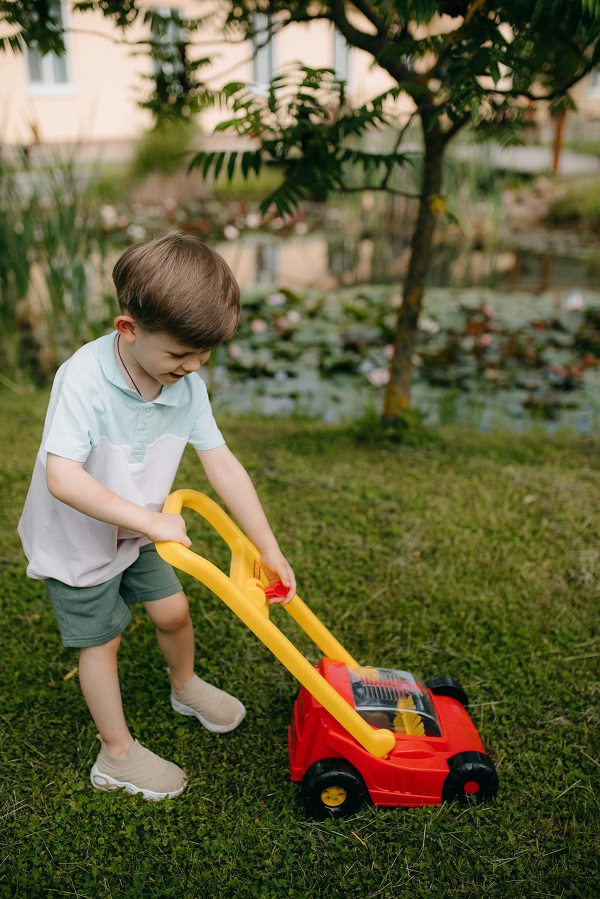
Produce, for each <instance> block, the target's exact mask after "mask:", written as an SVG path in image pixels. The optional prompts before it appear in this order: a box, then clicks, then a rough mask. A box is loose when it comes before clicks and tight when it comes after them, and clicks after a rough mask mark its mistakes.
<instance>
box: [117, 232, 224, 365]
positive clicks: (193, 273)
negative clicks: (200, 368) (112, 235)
mask: <svg viewBox="0 0 600 899" xmlns="http://www.w3.org/2000/svg"><path fill="white" fill-rule="evenodd" d="M113 281H114V282H115V287H116V289H117V298H118V301H119V306H120V308H121V312H122V313H124V314H127V315H131V317H132V318H133V319H135V321H136V322H137V323H138V324H139V325H140V326H141V327H142V328H143V329H144V330H146V331H150V332H158V331H163V332H164V333H166V334H168V335H169V336H170V337H172V338H174V339H175V340H178V341H179V342H180V343H183V344H186V345H188V346H191V347H193V348H194V349H199V350H210V349H213V348H214V347H216V346H218V345H219V344H220V343H223V341H224V340H227V339H228V338H229V337H231V335H232V334H233V333H234V331H235V329H236V327H237V324H238V320H239V316H240V288H239V286H238V283H237V281H236V280H235V278H234V276H233V273H232V271H231V269H230V268H229V266H228V265H227V263H226V262H225V260H224V259H223V258H222V257H221V256H219V254H218V253H216V252H215V251H214V250H212V249H211V248H210V247H208V246H207V245H206V244H204V243H201V242H200V241H199V240H196V238H194V237H192V236H190V235H187V234H184V233H183V232H181V231H177V232H175V233H174V234H168V235H167V236H166V237H160V238H155V239H154V240H150V241H148V242H147V243H143V244H137V245H136V246H132V247H129V249H127V250H125V252H124V253H123V255H122V256H121V257H120V258H119V259H118V260H117V263H116V265H115V267H114V269H113Z"/></svg>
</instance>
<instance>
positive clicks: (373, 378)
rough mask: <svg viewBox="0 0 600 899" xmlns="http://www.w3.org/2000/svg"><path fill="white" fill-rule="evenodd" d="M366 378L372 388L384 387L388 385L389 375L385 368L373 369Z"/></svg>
mask: <svg viewBox="0 0 600 899" xmlns="http://www.w3.org/2000/svg"><path fill="white" fill-rule="evenodd" d="M367 378H368V379H369V382H370V383H371V384H372V385H373V387H384V386H385V384H388V383H389V380H390V373H389V371H388V370H387V368H374V369H373V370H372V371H370V372H369V374H368V375H367Z"/></svg>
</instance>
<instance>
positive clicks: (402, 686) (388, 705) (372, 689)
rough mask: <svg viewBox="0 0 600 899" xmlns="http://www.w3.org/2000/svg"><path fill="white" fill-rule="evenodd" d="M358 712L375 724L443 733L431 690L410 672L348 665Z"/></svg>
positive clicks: (416, 733) (436, 734) (421, 734)
mask: <svg viewBox="0 0 600 899" xmlns="http://www.w3.org/2000/svg"><path fill="white" fill-rule="evenodd" d="M348 675H349V677H350V684H351V686H352V692H353V694H354V704H355V706H356V711H357V712H358V714H359V715H360V716H361V717H362V718H364V719H365V721H367V722H368V723H369V724H371V725H372V726H373V727H379V728H387V729H388V730H391V731H393V732H394V733H396V734H405V735H407V736H414V737H439V736H441V729H440V724H439V721H438V717H437V715H436V713H435V709H434V707H433V704H432V702H431V698H430V696H429V692H428V691H427V689H426V688H425V687H423V686H422V684H420V683H419V681H417V680H415V678H414V677H413V675H412V674H410V673H409V672H408V671H396V670H395V669H393V668H359V667H356V668H354V667H352V668H350V667H349V668H348Z"/></svg>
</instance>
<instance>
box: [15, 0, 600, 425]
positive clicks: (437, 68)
mask: <svg viewBox="0 0 600 899" xmlns="http://www.w3.org/2000/svg"><path fill="white" fill-rule="evenodd" d="M55 4H56V0H0V22H1V21H2V20H3V19H4V21H5V22H6V23H7V24H8V25H9V26H10V27H11V28H13V35H12V37H10V38H8V39H7V41H6V42H5V43H4V46H11V47H12V48H13V49H19V47H20V46H21V45H22V44H23V43H27V44H29V43H33V44H34V45H37V46H38V47H39V48H40V49H41V50H42V51H44V50H53V51H55V52H60V48H61V46H62V33H61V26H60V24H59V23H58V20H57V19H56V17H55V16H54V14H53V9H54V8H55ZM75 8H77V9H80V10H86V9H99V10H101V11H102V12H103V13H104V14H105V15H106V16H109V17H111V18H112V19H113V20H114V21H115V23H116V24H117V25H118V26H119V27H120V28H122V29H124V30H125V29H126V28H127V27H128V26H129V25H130V24H131V22H133V21H134V20H135V19H136V17H137V16H138V15H140V8H139V6H138V0H82V2H79V3H77V4H75ZM198 9H199V11H201V12H203V13H206V12H207V11H209V12H210V11H211V10H212V12H213V13H215V11H216V12H217V13H219V12H220V13H221V14H222V16H223V27H224V30H225V34H226V36H229V37H233V38H235V39H241V38H250V37H253V38H256V37H258V39H259V40H261V39H264V35H263V36H261V35H257V34H256V23H257V20H258V19H260V21H261V22H262V21H264V20H265V15H266V18H267V21H268V22H269V23H270V24H269V31H270V34H276V33H277V32H279V31H281V30H282V29H285V28H287V27H288V26H290V25H291V24H293V23H309V22H312V21H315V20H325V21H328V22H330V23H331V24H332V25H333V26H334V27H335V28H336V29H337V30H338V31H339V32H340V34H341V35H343V37H344V38H345V40H346V42H347V43H348V45H349V46H350V47H355V48H358V49H360V50H362V51H364V52H366V53H367V54H369V55H370V56H371V57H372V59H373V61H374V64H376V65H378V66H379V67H381V68H382V69H383V70H385V71H386V72H387V73H388V74H389V76H390V77H391V79H392V82H393V86H392V87H391V88H390V89H389V90H388V91H386V92H385V93H383V94H381V95H380V96H378V97H374V98H372V99H371V100H370V101H369V102H368V103H365V104H363V105H362V106H360V107H359V108H354V107H352V105H351V103H350V99H349V97H348V94H347V90H346V87H345V85H344V84H343V83H342V82H340V81H338V80H337V79H336V78H335V75H334V73H333V72H331V71H330V70H325V69H312V68H308V67H306V66H304V67H300V68H299V71H298V73H297V74H296V75H295V76H293V77H287V76H283V75H278V76H277V77H276V78H275V79H274V80H273V81H272V83H271V85H270V88H269V90H268V92H267V94H266V96H257V95H256V94H255V93H253V91H252V90H251V89H250V88H249V87H248V86H246V85H243V84H239V83H237V84H231V85H228V86H227V87H226V88H225V89H224V91H223V92H222V97H223V98H224V101H225V102H226V103H227V104H228V105H229V106H230V108H231V109H232V111H233V118H231V119H230V120H229V121H228V122H226V123H224V124H223V125H221V126H219V127H220V129H221V130H227V129H229V130H232V131H234V132H235V133H237V134H239V135H244V136H246V137H251V138H252V139H253V140H254V141H255V142H256V149H253V150H248V151H244V152H236V151H232V152H229V153H200V154H198V155H197V156H196V158H195V160H194V163H193V164H194V165H197V166H202V167H203V170H204V171H205V172H207V173H208V172H209V171H212V172H213V173H215V174H218V173H219V172H220V171H221V170H223V169H224V170H225V171H226V172H227V173H228V174H229V175H230V176H232V175H233V173H234V171H235V169H236V168H237V167H238V166H240V167H241V170H242V172H243V173H244V174H248V173H249V172H250V171H256V172H258V171H260V169H261V168H262V167H263V166H265V165H267V164H276V165H278V166H279V167H280V169H281V172H282V176H283V177H282V183H281V185H280V187H279V188H278V189H277V190H276V191H275V192H274V193H273V194H272V195H271V196H270V197H268V198H267V199H266V201H265V204H264V205H265V207H268V206H270V205H271V204H272V203H274V204H275V205H276V206H277V207H278V208H279V209H280V210H281V211H283V212H289V211H290V210H292V209H293V208H294V207H295V206H297V205H298V203H300V202H301V201H302V199H303V198H305V197H307V196H310V195H312V194H313V192H314V191H315V189H317V190H318V191H319V193H320V194H321V195H327V194H330V193H332V192H339V191H343V190H345V189H347V187H348V184H347V175H348V171H349V169H350V168H352V169H353V171H354V172H356V171H357V170H358V171H359V172H361V173H362V176H363V177H364V180H363V182H362V184H363V185H364V186H365V187H367V186H368V187H369V189H371V190H373V189H374V190H381V191H392V190H394V175H395V173H396V172H397V171H398V170H399V169H400V168H402V167H405V166H407V165H413V166H414V164H415V161H414V157H412V156H411V155H410V154H408V153H407V152H405V151H403V148H402V141H403V138H404V137H405V134H406V129H405V128H401V127H400V128H399V129H398V137H397V142H396V146H395V147H394V149H393V150H392V151H391V152H387V153H372V152H369V151H368V150H366V149H364V148H363V138H364V136H365V133H366V132H367V131H368V130H369V129H373V128H380V127H382V126H386V127H388V126H391V125H393V124H394V105H393V104H394V101H395V100H397V99H398V98H399V97H400V95H401V94H405V95H406V96H407V97H409V98H410V100H411V102H412V104H413V109H414V112H413V115H412V118H413V119H414V120H416V121H417V122H418V123H419V125H420V130H421V135H422V146H423V152H422V162H421V166H420V169H419V171H420V175H419V178H420V183H419V188H418V191H417V203H418V208H417V213H416V218H415V222H414V227H413V233H412V240H411V254H410V263H409V267H408V272H407V275H406V278H405V282H404V285H403V291H402V295H403V302H402V305H401V306H400V309H399V311H398V318H397V326H396V333H395V339H394V347H395V350H394V356H393V359H392V362H391V368H390V380H389V385H388V389H387V394H386V399H385V404H384V410H383V417H384V420H386V421H387V422H394V421H396V420H397V419H399V418H400V417H401V416H402V414H403V410H405V409H406V408H408V406H409V404H410V386H411V379H412V358H413V355H414V349H415V344H416V337H417V326H418V318H419V314H420V311H421V308H422V303H423V295H424V289H425V279H426V274H427V269H428V266H429V262H430V257H431V249H432V244H433V236H434V231H435V227H436V224H437V221H438V219H439V218H440V217H442V216H444V214H445V200H444V194H443V162H444V156H445V153H446V149H447V147H448V146H449V144H450V143H451V141H452V140H453V139H454V138H455V137H456V136H457V135H458V134H459V133H460V132H461V131H463V130H464V129H465V128H467V127H469V128H472V129H473V130H474V131H475V132H476V133H478V134H479V135H480V136H481V137H482V138H483V137H486V136H492V135H493V136H496V137H498V136H503V137H504V138H505V139H506V138H507V137H508V136H513V137H514V136H515V135H517V134H518V132H519V130H520V128H521V126H522V125H523V124H524V122H525V114H526V112H527V113H530V112H531V105H532V104H534V105H535V104H540V103H546V104H549V105H550V110H551V111H552V112H555V113H559V112H560V111H561V109H563V108H564V107H565V106H566V105H568V104H569V103H570V102H571V101H570V99H569V90H570V89H571V88H572V87H573V86H574V85H575V84H576V83H577V82H578V81H579V80H580V79H581V78H583V77H584V76H585V75H586V74H587V73H588V72H590V71H591V69H592V68H593V67H594V66H596V65H597V64H598V62H599V60H600V43H599V41H598V37H599V35H600V0H354V2H352V3H351V2H348V0H330V2H325V0H292V2H282V0H222V2H219V3H216V4H215V3H214V2H210V0H198ZM259 13H260V14H262V15H260V16H259V17H258V16H257V14H259ZM144 15H145V16H146V17H148V15H153V14H152V13H149V12H146V13H144ZM176 24H177V25H183V24H184V23H183V22H182V21H181V19H179V18H178V19H177V23H176ZM201 26H202V18H201V17H199V18H197V19H192V20H190V19H188V20H186V22H185V27H186V28H187V29H188V31H193V30H194V29H199V28H201ZM268 36H269V35H267V37H268ZM159 51H160V42H159V48H158V51H157V48H156V47H154V48H153V47H152V45H151V46H150V52H154V53H156V52H159ZM204 62H205V61H204V60H203V61H202V63H204ZM180 63H181V64H180V65H178V66H176V67H173V66H172V65H171V66H170V71H173V70H175V71H176V72H179V73H180V74H181V77H180V78H179V79H177V78H175V81H174V83H172V84H171V85H170V86H169V87H168V90H166V91H165V85H160V86H159V87H160V90H157V91H155V95H154V98H153V101H152V102H151V108H152V109H153V111H154V112H155V114H156V115H159V114H160V112H161V104H162V105H165V104H164V102H163V101H164V100H165V98H166V103H167V104H170V105H171V106H174V108H175V112H177V111H178V110H180V109H181V110H186V109H189V104H188V103H187V97H188V95H189V96H190V97H192V96H198V95H201V96H202V100H203V102H204V101H205V100H206V93H205V92H203V91H202V86H201V84H200V83H199V82H198V81H197V79H196V73H197V68H198V64H197V63H196V64H195V68H194V69H190V67H189V66H188V63H187V60H186V56H185V53H181V54H180ZM159 70H160V68H159ZM360 187H361V185H360V184H359V185H357V184H354V185H353V189H354V190H356V189H357V188H360Z"/></svg>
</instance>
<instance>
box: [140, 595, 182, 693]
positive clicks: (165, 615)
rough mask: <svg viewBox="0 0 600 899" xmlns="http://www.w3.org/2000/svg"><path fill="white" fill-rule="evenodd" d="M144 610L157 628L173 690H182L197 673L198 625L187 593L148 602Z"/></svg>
mask: <svg viewBox="0 0 600 899" xmlns="http://www.w3.org/2000/svg"><path fill="white" fill-rule="evenodd" d="M143 606H144V609H145V610H146V612H147V613H148V615H149V616H150V620H151V621H152V623H153V624H154V626H155V627H156V639H157V640H158V645H159V646H160V648H161V650H162V654H163V655H164V657H165V659H166V662H167V665H168V666H169V674H170V676H171V683H172V684H173V689H175V690H181V688H182V687H183V685H184V684H185V683H187V681H189V679H190V678H191V677H192V676H193V674H194V626H193V624H192V619H191V616H190V609H189V606H188V601H187V597H186V595H185V593H184V592H183V591H180V592H179V593H175V594H174V595H173V596H168V597H166V598H165V599H155V600H153V601H152V602H144V603H143Z"/></svg>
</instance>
